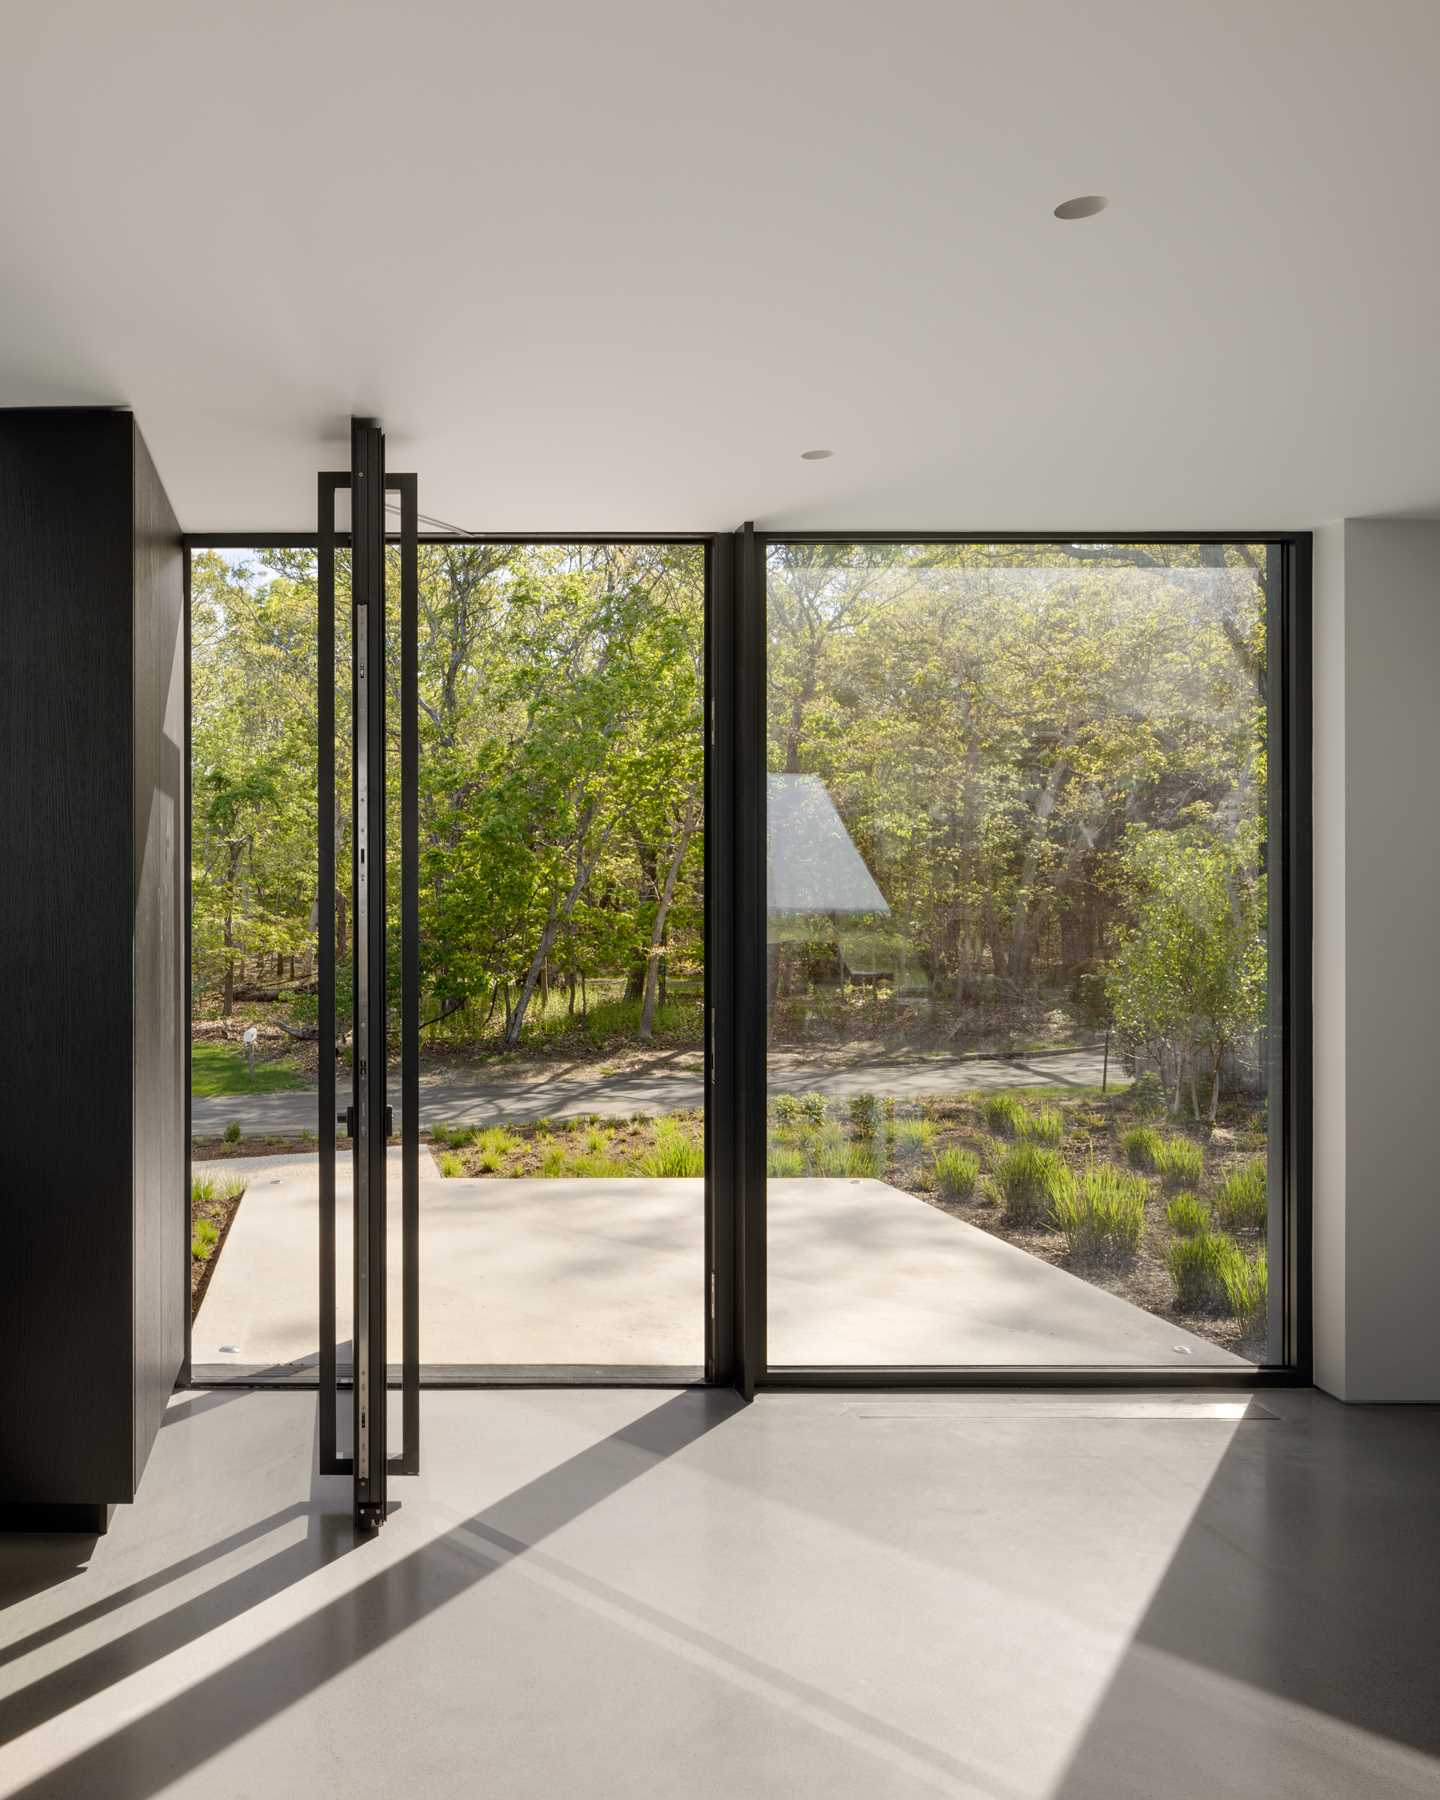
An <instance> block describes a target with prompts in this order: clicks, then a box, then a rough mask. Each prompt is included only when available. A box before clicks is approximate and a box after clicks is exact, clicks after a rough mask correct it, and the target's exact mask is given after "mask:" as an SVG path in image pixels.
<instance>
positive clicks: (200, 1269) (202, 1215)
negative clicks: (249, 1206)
mask: <svg viewBox="0 0 1440 1800" xmlns="http://www.w3.org/2000/svg"><path fill="white" fill-rule="evenodd" d="M244 1198H245V1196H244V1195H243V1194H236V1195H235V1196H234V1197H233V1198H231V1199H221V1198H219V1197H218V1196H217V1197H216V1198H215V1199H213V1200H200V1201H197V1200H195V1199H193V1198H192V1199H191V1202H190V1230H191V1232H192V1234H193V1232H194V1230H195V1226H196V1223H197V1222H198V1221H199V1220H201V1219H208V1220H209V1221H210V1223H211V1224H212V1225H213V1226H214V1227H215V1229H216V1231H217V1232H218V1233H219V1235H218V1237H217V1238H216V1240H215V1247H214V1248H213V1249H212V1250H211V1252H210V1254H209V1256H206V1257H199V1256H192V1257H191V1258H190V1317H191V1318H192V1319H193V1318H194V1317H195V1315H196V1313H198V1312H199V1310H200V1302H201V1301H202V1300H203V1299H204V1298H205V1290H206V1289H207V1288H208V1287H209V1285H210V1277H211V1276H212V1275H213V1274H214V1273H215V1265H216V1263H218V1262H219V1260H220V1252H221V1251H222V1250H223V1249H224V1248H225V1240H226V1238H227V1237H229V1235H230V1227H231V1225H232V1224H234V1222H235V1215H236V1213H237V1212H239V1210H240V1202H241V1201H242V1200H243V1199H244Z"/></svg>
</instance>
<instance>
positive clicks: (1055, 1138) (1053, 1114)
mask: <svg viewBox="0 0 1440 1800" xmlns="http://www.w3.org/2000/svg"><path fill="white" fill-rule="evenodd" d="M1016 1135H1017V1136H1018V1137H1020V1138H1022V1139H1024V1141H1025V1142H1026V1143H1031V1144H1058V1143H1059V1142H1060V1140H1061V1138H1063V1137H1064V1135H1065V1121H1064V1120H1063V1119H1062V1118H1061V1116H1060V1109H1059V1107H1058V1106H1039V1107H1037V1108H1036V1109H1035V1111H1034V1112H1033V1113H1032V1112H1022V1113H1021V1115H1020V1119H1019V1121H1018V1124H1017V1126H1016Z"/></svg>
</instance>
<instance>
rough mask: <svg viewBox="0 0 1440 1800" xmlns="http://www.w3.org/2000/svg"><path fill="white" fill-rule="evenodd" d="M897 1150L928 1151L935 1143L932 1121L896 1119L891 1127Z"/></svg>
mask: <svg viewBox="0 0 1440 1800" xmlns="http://www.w3.org/2000/svg"><path fill="white" fill-rule="evenodd" d="M891 1132H892V1136H893V1138H894V1142H895V1148H896V1149H897V1150H928V1149H929V1148H930V1146H931V1144H932V1143H934V1141H935V1132H936V1125H935V1121H934V1120H933V1119H897V1120H896V1121H895V1123H894V1125H893V1126H892V1127H891Z"/></svg>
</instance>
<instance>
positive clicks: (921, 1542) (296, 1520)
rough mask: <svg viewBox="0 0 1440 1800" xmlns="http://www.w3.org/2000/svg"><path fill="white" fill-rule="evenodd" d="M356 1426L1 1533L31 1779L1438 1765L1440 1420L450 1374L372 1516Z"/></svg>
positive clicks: (1125, 1786)
mask: <svg viewBox="0 0 1440 1800" xmlns="http://www.w3.org/2000/svg"><path fill="white" fill-rule="evenodd" d="M315 1423H316V1412H315V1399H314V1396H313V1395H307V1394H302V1393H295V1392H289V1393H273V1392H272V1393H257V1392H243V1391H228V1392H224V1391H220V1392H196V1393H193V1394H189V1395H182V1396H178V1397H177V1398H176V1399H175V1400H174V1402H173V1403H172V1405H171V1408H170V1412H169V1417H168V1419H167V1421H166V1424H165V1427H164V1429H163V1430H162V1431H161V1433H160V1436H159V1440H158V1442H157V1445H156V1448H155V1452H154V1455H153V1457H152V1459H151V1464H150V1468H149V1470H148V1472H147V1474H146V1477H145V1481H144V1485H143V1489H142V1492H141V1495H140V1498H139V1500H138V1501H137V1503H136V1504H135V1505H134V1506H133V1507H130V1508H126V1509H122V1510H121V1511H120V1512H119V1513H118V1514H117V1515H116V1519H115V1522H114V1525H113V1527H112V1530H111V1532H110V1535H109V1536H108V1537H106V1538H103V1539H100V1540H99V1541H94V1540H79V1541H75V1540H67V1539H63V1538H48V1539H41V1538H33V1539H23V1538H13V1537H12V1538H8V1539H5V1540H3V1541H0V1599H3V1600H4V1602H5V1603H6V1604H5V1609H4V1611H3V1612H0V1645H3V1649H0V1744H3V1745H4V1748H3V1749H0V1793H3V1794H4V1795H6V1796H24V1797H25V1800H62V1797H64V1800H141V1797H142V1796H143V1797H146V1800H148V1797H149V1796H158V1795H166V1796H177V1797H178V1796H184V1797H186V1800H242V1797H244V1800H255V1797H263V1800H290V1797H292V1796H293V1797H296V1800H299V1797H301V1796H303V1797H305V1800H313V1797H322V1796H323V1797H328V1796H336V1795H351V1794H367V1795H385V1796H387V1800H389V1797H391V1796H393V1797H395V1800H406V1797H408V1796H419V1797H423V1800H451V1797H452V1796H453V1797H455V1800H460V1797H464V1800H470V1797H472V1796H477V1795H486V1796H491V1795H493V1796H497V1797H500V1800H531V1797H534V1800H541V1797H544V1800H560V1797H563V1800H588V1797H589V1796H607V1797H608V1796H617V1797H618V1796H630V1795H636V1794H645V1795H660V1796H670V1795H676V1796H680V1795H686V1796H689V1795H700V1796H711V1795H714V1796H717V1797H718V1796H743V1797H745V1800H759V1797H765V1800H768V1797H771V1796H774V1797H776V1800H779V1797H782V1796H783V1797H784V1800H792V1797H795V1796H801V1797H806V1796H816V1797H819V1796H825V1797H826V1800H852V1797H853V1800H885V1797H890V1796H911V1795H916V1796H919V1795H932V1794H946V1795H955V1796H969V1797H978V1796H985V1797H993V1800H1028V1797H1032V1796H1033V1797H1036V1800H1040V1797H1044V1800H1171V1797H1174V1800H1251V1797H1254V1800H1398V1797H1400V1796H1421V1795H1426V1796H1434V1795H1440V1704H1437V1675H1436V1647H1437V1645H1440V1508H1437V1506H1436V1504H1435V1497H1436V1484H1437V1476H1440V1414H1437V1413H1436V1412H1434V1411H1420V1410H1409V1411H1404V1410H1398V1409H1396V1410H1391V1409H1352V1410H1348V1411H1347V1410H1346V1409H1343V1408H1341V1407H1339V1406H1338V1405H1336V1404H1334V1403H1332V1402H1330V1401H1328V1400H1326V1399H1324V1398H1322V1397H1320V1396H1317V1395H1314V1394H1311V1393H1284V1392H1281V1393H1275V1394H1267V1395H1265V1396H1264V1397H1263V1399H1261V1400H1259V1401H1254V1402H1250V1403H1248V1404H1247V1403H1246V1402H1245V1401H1244V1400H1243V1399H1242V1400H1240V1401H1238V1402H1237V1401H1236V1400H1235V1399H1234V1398H1231V1399H1229V1400H1214V1399H1207V1398H1205V1397H1204V1396H1199V1395H1196V1396H1189V1397H1171V1398H1168V1399H1167V1398H1165V1397H1163V1396H1162V1397H1154V1398H1147V1397H1146V1396H1143V1395H1138V1394H1137V1395H1116V1396H1111V1397H1102V1396H1086V1395H1071V1396H1043V1395H1038V1394H1037V1395H1027V1396H1002V1395H980V1396H954V1395H952V1396H945V1395H914V1394H912V1395H909V1396H902V1395H893V1394H890V1395H886V1394H873V1395H814V1394H811V1395H765V1396H762V1397H761V1398H760V1400H758V1401H757V1402H756V1403H755V1404H754V1405H753V1406H751V1407H749V1408H742V1407H740V1406H739V1405H738V1404H737V1403H736V1402H735V1401H734V1399H733V1398H732V1397H729V1396H726V1395H724V1394H720V1393H707V1392H704V1391H698V1390H697V1391H689V1392H679V1393H666V1392H655V1391H652V1392H648V1393H641V1392H635V1391H610V1392H604V1391H594V1390H592V1391H549V1392H473V1391H472V1392H455V1391H450V1392H433V1393H427V1394H426V1395H425V1396H424V1434H425V1435H424V1450H423V1457H424V1468H425V1473H424V1474H423V1475H422V1476H420V1477H419V1478H416V1479H411V1480H397V1481H396V1482H395V1483H394V1494H395V1497H396V1498H397V1499H398V1500H399V1501H400V1502H401V1505H400V1508H399V1510H398V1511H397V1512H395V1513H394V1515H393V1516H392V1518H391V1519H390V1521H389V1522H388V1524H387V1525H386V1527H385V1529H384V1530H383V1531H382V1532H381V1533H380V1534H379V1536H378V1537H377V1538H374V1539H370V1540H363V1541H357V1540H356V1538H355V1536H354V1535H353V1533H352V1531H351V1528H350V1524H349V1517H348V1512H347V1484H346V1483H345V1482H344V1481H343V1480H339V1479H335V1478H321V1477H319V1476H317V1474H316V1473H315Z"/></svg>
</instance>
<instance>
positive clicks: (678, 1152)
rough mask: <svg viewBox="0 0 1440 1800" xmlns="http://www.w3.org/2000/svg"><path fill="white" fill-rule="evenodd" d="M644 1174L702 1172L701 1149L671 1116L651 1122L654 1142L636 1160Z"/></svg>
mask: <svg viewBox="0 0 1440 1800" xmlns="http://www.w3.org/2000/svg"><path fill="white" fill-rule="evenodd" d="M640 1167H641V1169H642V1171H643V1172H644V1173H645V1174H646V1175H658V1176H662V1177H666V1178H669V1179H675V1178H676V1177H679V1176H695V1175H703V1174H704V1173H705V1149H704V1146H703V1145H702V1144H697V1143H696V1142H695V1141H694V1139H693V1138H691V1137H690V1136H689V1135H688V1134H687V1133H686V1132H685V1131H684V1130H683V1129H682V1127H680V1126H679V1125H677V1124H676V1123H675V1121H674V1120H673V1119H659V1120H657V1121H656V1124H655V1142H654V1145H653V1147H652V1149H651V1151H650V1153H649V1155H648V1156H646V1157H644V1158H643V1159H642V1161H641V1163H640Z"/></svg>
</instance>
